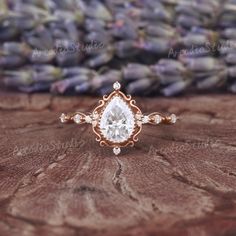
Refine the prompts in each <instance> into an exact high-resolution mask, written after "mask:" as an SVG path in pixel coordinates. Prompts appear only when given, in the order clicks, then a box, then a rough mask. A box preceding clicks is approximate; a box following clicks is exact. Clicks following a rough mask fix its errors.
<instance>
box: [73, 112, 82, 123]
mask: <svg viewBox="0 0 236 236" xmlns="http://www.w3.org/2000/svg"><path fill="white" fill-rule="evenodd" d="M74 122H75V123H76V124H79V123H81V115H79V114H76V115H75V116H74Z"/></svg>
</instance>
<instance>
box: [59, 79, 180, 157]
mask: <svg viewBox="0 0 236 236" xmlns="http://www.w3.org/2000/svg"><path fill="white" fill-rule="evenodd" d="M113 88H114V91H113V92H112V93H110V94H109V95H104V96H103V98H102V100H100V101H99V105H98V106H97V107H95V109H94V110H93V111H92V113H88V114H84V113H82V112H74V113H73V114H64V113H63V114H62V115H61V116H60V120H61V122H62V123H76V124H84V123H88V124H91V125H92V129H93V132H94V133H95V135H96V136H97V137H96V140H97V141H98V142H99V143H100V145H101V146H108V147H112V148H113V152H114V154H115V155H118V154H120V152H121V147H127V146H134V143H135V142H137V141H138V138H137V136H138V134H139V133H140V132H141V130H142V125H144V124H152V125H158V124H174V123H175V122H176V121H177V117H176V115H175V114H172V115H170V116H163V115H161V114H160V113H158V112H153V113H151V114H149V115H144V114H143V113H142V112H141V110H140V109H139V108H138V107H137V106H136V105H135V104H136V102H135V100H133V99H132V97H131V96H130V95H125V94H124V93H122V92H121V91H120V88H121V85H120V83H119V82H116V83H114V84H113Z"/></svg>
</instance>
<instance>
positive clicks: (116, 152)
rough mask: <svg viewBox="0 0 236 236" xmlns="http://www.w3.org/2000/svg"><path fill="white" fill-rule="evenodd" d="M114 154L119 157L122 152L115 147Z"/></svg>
mask: <svg viewBox="0 0 236 236" xmlns="http://www.w3.org/2000/svg"><path fill="white" fill-rule="evenodd" d="M113 152H114V154H115V155H116V156H117V155H119V154H120V152H121V150H120V148H119V147H114V148H113Z"/></svg>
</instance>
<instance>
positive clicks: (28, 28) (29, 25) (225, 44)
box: [0, 0, 236, 96]
mask: <svg viewBox="0 0 236 236" xmlns="http://www.w3.org/2000/svg"><path fill="white" fill-rule="evenodd" d="M114 81H120V82H121V83H122V85H123V86H124V90H125V91H126V92H127V93H130V94H135V95H141V96H148V95H164V96H175V95H178V94H184V93H186V92H187V93H198V92H217V93H218V92H226V91H227V92H231V93H236V0H192V1H190V0H63V1H61V0H17V1H16V0H1V1H0V85H1V86H3V87H6V88H8V89H11V90H12V89H13V90H16V91H22V92H26V93H31V92H51V93H54V94H63V95H68V94H93V95H98V94H99V95H101V94H105V93H109V92H110V91H111V90H112V84H113V83H114Z"/></svg>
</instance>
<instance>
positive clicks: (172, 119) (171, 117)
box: [170, 114, 177, 124]
mask: <svg viewBox="0 0 236 236" xmlns="http://www.w3.org/2000/svg"><path fill="white" fill-rule="evenodd" d="M170 119H171V120H170V122H171V123H172V124H175V123H176V121H177V116H176V115H175V114H172V115H170Z"/></svg>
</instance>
